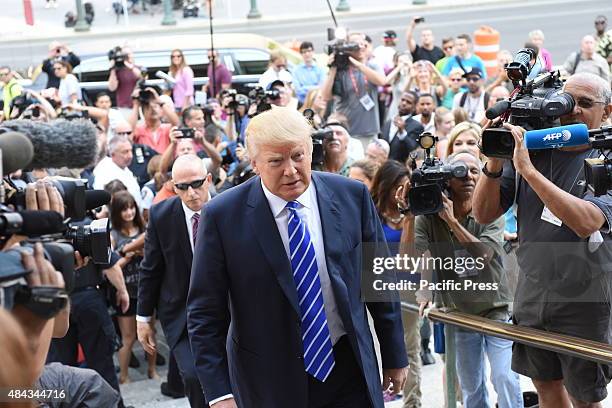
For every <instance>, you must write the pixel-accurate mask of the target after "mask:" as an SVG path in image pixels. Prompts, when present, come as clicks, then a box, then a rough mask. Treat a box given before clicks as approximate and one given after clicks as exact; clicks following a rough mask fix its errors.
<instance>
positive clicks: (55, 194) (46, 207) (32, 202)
mask: <svg viewBox="0 0 612 408" xmlns="http://www.w3.org/2000/svg"><path fill="white" fill-rule="evenodd" d="M25 204H26V209H28V210H34V211H36V210H41V211H56V212H58V213H60V214H61V215H62V217H63V216H64V200H63V199H62V196H61V194H60V193H59V191H57V188H55V186H54V185H53V184H51V182H49V181H43V180H38V181H37V182H36V183H30V184H28V185H27V186H26V191H25Z"/></svg>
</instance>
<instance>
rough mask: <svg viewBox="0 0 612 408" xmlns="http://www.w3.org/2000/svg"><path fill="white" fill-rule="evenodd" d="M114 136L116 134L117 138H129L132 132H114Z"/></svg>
mask: <svg viewBox="0 0 612 408" xmlns="http://www.w3.org/2000/svg"><path fill="white" fill-rule="evenodd" d="M115 134H116V135H117V136H129V135H131V134H132V131H131V130H128V131H126V132H115Z"/></svg>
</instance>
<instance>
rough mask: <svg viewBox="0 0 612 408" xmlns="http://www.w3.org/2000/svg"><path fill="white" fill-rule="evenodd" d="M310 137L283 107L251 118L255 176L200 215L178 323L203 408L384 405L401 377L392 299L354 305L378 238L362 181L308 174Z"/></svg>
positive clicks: (380, 236) (400, 345) (401, 361)
mask: <svg viewBox="0 0 612 408" xmlns="http://www.w3.org/2000/svg"><path fill="white" fill-rule="evenodd" d="M311 131H312V129H311V128H310V126H309V125H308V124H307V122H306V120H305V119H304V118H303V117H302V116H301V115H300V114H299V113H298V112H297V111H295V110H292V109H289V108H274V109H272V110H269V111H266V112H264V113H261V114H259V115H258V116H256V117H254V118H253V119H251V122H250V123H249V126H248V128H247V148H248V152H249V157H250V158H251V164H252V166H253V169H254V170H255V172H256V173H257V174H258V177H254V178H252V179H251V180H249V181H248V182H246V183H244V184H242V185H240V186H238V187H235V188H233V189H231V190H228V191H226V192H224V193H223V194H221V195H219V196H218V197H217V198H215V200H213V201H212V202H210V203H209V204H208V205H207V207H206V211H205V212H204V214H203V217H202V226H201V228H200V230H199V233H198V237H197V244H196V247H195V251H194V262H193V266H192V273H191V284H190V288H189V296H188V300H187V327H188V330H189V338H190V341H191V348H192V351H193V355H194V357H195V365H196V371H197V374H198V378H199V379H200V382H201V384H202V387H203V388H204V392H205V394H206V396H207V397H208V400H209V403H210V405H211V407H212V408H227V407H237V406H238V407H241V408H263V407H265V408H286V407H297V408H311V407H312V408H315V407H351V408H365V407H374V408H383V406H384V403H383V398H382V396H383V394H382V391H383V388H384V389H388V388H389V386H390V384H392V386H393V391H394V392H398V391H399V390H401V388H402V385H403V383H404V381H405V379H406V369H405V367H406V366H407V364H408V362H407V358H406V351H405V348H404V342H403V330H402V323H401V315H400V305H399V303H397V302H379V303H367V304H365V303H363V302H362V301H361V298H360V295H361V270H362V259H361V258H362V242H384V236H383V231H382V229H381V226H380V222H379V220H378V217H377V215H376V209H375V207H374V204H373V203H372V200H371V198H370V195H369V193H368V190H367V189H366V187H365V186H364V185H363V184H361V183H358V182H354V181H352V180H349V179H347V178H345V177H341V176H337V175H333V174H328V173H319V172H311V159H312V142H311V138H310V133H311ZM366 306H367V308H368V310H369V311H370V313H371V315H372V317H373V320H374V326H375V329H376V333H377V336H378V339H379V342H380V345H381V356H382V367H383V378H382V383H383V385H382V387H381V378H380V375H379V370H378V364H377V360H376V356H375V352H374V345H373V341H372V336H371V333H370V330H369V327H368V319H367V313H366Z"/></svg>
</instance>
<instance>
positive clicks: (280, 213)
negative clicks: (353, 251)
mask: <svg viewBox="0 0 612 408" xmlns="http://www.w3.org/2000/svg"><path fill="white" fill-rule="evenodd" d="M261 187H262V188H263V191H264V194H265V195H266V198H267V199H268V204H269V205H270V209H271V210H272V215H273V216H274V220H275V221H276V226H277V227H278V232H279V233H280V236H281V240H282V241H283V246H284V247H285V252H286V253H287V258H288V259H291V252H290V250H289V229H288V228H289V227H288V225H289V210H288V209H286V208H285V206H286V205H287V201H285V200H284V199H282V198H280V197H277V196H275V195H274V194H272V193H271V192H270V190H268V189H267V188H266V186H265V185H264V184H263V182H262V183H261ZM295 201H297V202H298V203H299V204H300V206H299V207H298V208H297V213H298V215H299V216H300V219H301V220H302V222H306V226H307V227H308V232H309V233H310V240H311V241H312V245H313V247H314V250H315V254H316V257H317V269H318V270H319V279H320V280H321V291H322V293H323V304H324V307H325V315H326V317H327V326H328V327H329V333H330V336H331V340H332V344H336V342H337V341H338V339H339V338H340V337H341V336H342V335H344V334H346V331H345V330H344V325H343V324H342V320H341V319H340V313H339V312H338V305H337V303H336V297H335V296H334V292H333V290H332V287H331V281H330V278H329V273H328V271H327V262H326V261H325V245H324V240H323V229H322V228H321V217H320V214H319V204H318V203H317V191H316V188H315V185H314V183H313V182H311V183H310V185H309V186H308V188H307V189H306V191H305V192H304V193H303V194H302V195H301V196H299V197H298V198H297V200H295Z"/></svg>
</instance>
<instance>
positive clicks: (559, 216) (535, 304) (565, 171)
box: [474, 73, 612, 408]
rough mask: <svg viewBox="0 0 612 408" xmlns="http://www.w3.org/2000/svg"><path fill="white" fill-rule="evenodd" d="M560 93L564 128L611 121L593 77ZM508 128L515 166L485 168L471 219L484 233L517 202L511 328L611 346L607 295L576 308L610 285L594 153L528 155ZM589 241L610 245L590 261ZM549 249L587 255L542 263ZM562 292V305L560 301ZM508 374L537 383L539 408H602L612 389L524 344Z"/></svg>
mask: <svg viewBox="0 0 612 408" xmlns="http://www.w3.org/2000/svg"><path fill="white" fill-rule="evenodd" d="M564 92H566V93H568V94H569V95H571V96H572V97H573V99H574V101H575V106H574V109H573V110H572V112H571V113H569V114H567V115H564V116H561V118H560V120H561V124H562V125H568V124H572V123H584V124H585V125H586V126H587V127H588V128H589V129H595V128H599V127H600V126H601V125H602V123H603V122H604V121H605V120H606V119H607V118H608V117H609V115H610V113H611V112H612V106H611V105H610V84H609V83H608V82H606V81H604V80H603V79H601V78H600V77H597V76H596V75H593V74H589V73H581V74H576V75H573V76H571V77H570V78H569V79H568V80H567V81H566V83H565V86H564ZM504 126H505V127H506V128H507V129H509V130H510V131H511V132H512V137H513V138H514V141H515V148H514V155H513V158H512V162H509V161H506V162H504V161H503V160H501V159H497V158H491V159H490V160H489V161H487V163H486V166H485V167H483V172H484V174H485V176H486V177H481V178H480V180H479V182H478V185H477V186H476V191H475V193H474V216H475V217H476V219H477V220H478V221H479V222H481V223H487V222H491V221H492V220H494V219H496V218H498V217H500V216H501V215H502V214H504V213H505V212H506V211H507V210H508V209H509V208H510V207H511V206H512V205H513V204H514V202H516V205H517V208H518V212H517V222H518V237H519V241H520V245H521V256H520V257H519V259H518V263H519V267H520V274H519V281H518V284H517V288H516V293H515V303H514V321H515V323H516V324H518V325H520V326H526V327H533V328H537V329H540V330H545V331H549V332H552V333H561V334H567V335H570V336H577V337H580V338H585V339H589V340H594V341H598V342H603V343H609V321H610V302H609V299H608V298H607V295H605V294H599V293H595V294H594V295H595V296H598V297H599V299H593V298H589V299H593V300H591V301H586V302H585V301H580V299H579V296H580V294H581V293H582V292H581V291H582V290H584V285H589V284H591V285H592V286H595V290H598V289H597V288H599V287H600V286H602V285H605V282H599V281H594V280H595V279H597V278H596V276H606V275H607V274H609V272H610V271H609V269H608V270H603V268H604V267H603V263H604V262H609V258H610V242H611V241H612V237H611V236H610V226H611V225H612V224H611V222H612V197H611V196H610V195H609V194H608V195H602V196H600V197H593V196H592V194H591V193H590V192H589V191H588V190H587V188H586V183H585V182H584V181H583V180H584V169H583V167H584V160H585V159H586V158H588V157H598V152H597V151H596V150H593V149H592V148H590V146H588V145H583V146H577V147H571V148H561V149H547V150H541V151H538V153H537V154H530V153H529V152H528V151H527V149H526V147H525V145H524V143H523V138H524V134H525V130H524V129H522V128H520V127H517V126H513V125H510V124H505V125H504ZM517 188H518V191H516V190H517ZM593 240H595V242H596V241H603V243H604V244H605V245H600V246H599V249H598V250H596V251H595V252H593V251H591V250H590V249H588V248H586V246H587V241H593ZM544 242H554V243H555V244H556V245H561V244H562V243H564V242H565V243H572V245H571V246H570V247H571V248H573V249H574V250H575V249H576V248H578V249H579V250H580V251H582V252H583V253H581V254H580V256H577V257H576V258H572V257H569V258H568V257H564V258H560V256H562V255H563V254H560V253H557V252H555V251H553V250H551V249H550V248H549V249H547V250H545V251H546V256H547V257H548V259H547V262H544V261H543V260H542V258H541V257H542V253H543V249H542V245H543V244H539V245H538V244H534V243H544ZM566 248H569V247H567V246H566ZM561 252H566V251H561ZM579 258H580V259H579ZM606 259H608V260H607V261H606ZM598 274H601V275H598ZM593 282H594V283H593ZM560 290H562V291H563V297H559V294H558V292H559V291H560ZM549 299H555V301H549ZM557 299H560V300H557ZM512 368H513V369H514V370H515V371H516V372H518V373H520V374H523V375H526V376H528V377H531V378H532V381H533V383H534V385H535V387H536V389H537V391H538V395H539V401H540V407H542V408H548V407H554V408H556V407H570V406H571V404H573V406H575V407H601V404H600V403H599V401H602V400H603V399H605V398H606V395H607V390H606V385H607V383H608V382H609V381H610V377H609V373H610V370H609V366H607V365H602V364H598V363H595V362H591V361H587V360H582V359H580V358H577V357H572V356H568V355H562V354H558V353H555V352H552V351H546V350H542V349H538V348H534V347H530V346H526V345H522V344H515V345H514V350H513V361H512ZM568 394H569V397H568ZM570 400H571V402H570Z"/></svg>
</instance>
